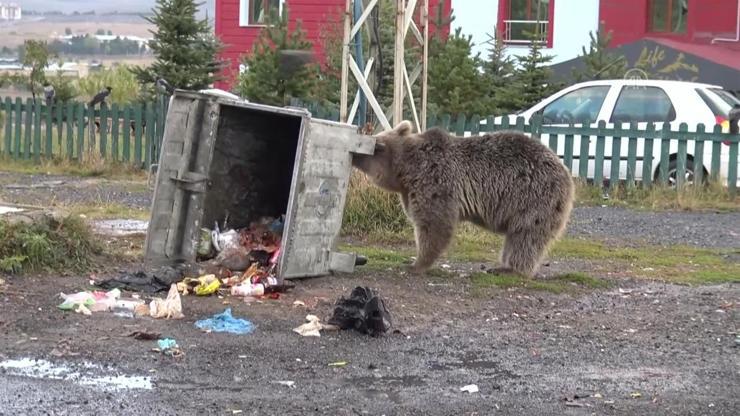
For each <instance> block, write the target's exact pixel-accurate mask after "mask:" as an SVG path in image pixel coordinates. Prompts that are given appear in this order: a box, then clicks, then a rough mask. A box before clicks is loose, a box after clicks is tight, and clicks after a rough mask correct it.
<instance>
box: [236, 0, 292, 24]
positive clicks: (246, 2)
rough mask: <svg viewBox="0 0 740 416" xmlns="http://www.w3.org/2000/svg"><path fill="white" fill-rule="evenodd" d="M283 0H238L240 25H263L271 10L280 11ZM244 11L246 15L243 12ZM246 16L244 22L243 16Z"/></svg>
mask: <svg viewBox="0 0 740 416" xmlns="http://www.w3.org/2000/svg"><path fill="white" fill-rule="evenodd" d="M283 1H284V0H240V8H241V11H240V22H241V24H242V25H245V24H246V25H264V24H266V20H267V18H268V17H269V15H270V13H271V12H274V13H275V14H279V13H280V5H281V4H282V3H283ZM245 11H246V15H245V14H244V12H245ZM245 17H246V19H247V20H246V22H245V21H244V18H245Z"/></svg>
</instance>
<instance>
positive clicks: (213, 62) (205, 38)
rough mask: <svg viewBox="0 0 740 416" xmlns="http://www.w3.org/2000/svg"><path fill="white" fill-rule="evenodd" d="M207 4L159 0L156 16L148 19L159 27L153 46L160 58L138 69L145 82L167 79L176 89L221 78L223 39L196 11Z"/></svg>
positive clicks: (155, 10) (154, 12)
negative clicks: (199, 17)
mask: <svg viewBox="0 0 740 416" xmlns="http://www.w3.org/2000/svg"><path fill="white" fill-rule="evenodd" d="M202 4H203V3H195V1H194V0H157V3H156V7H155V9H154V10H153V16H151V17H146V18H145V19H146V20H147V21H148V22H149V23H152V24H154V25H155V26H156V31H152V34H153V39H152V40H151V41H149V47H150V48H151V49H152V51H153V52H154V55H155V56H156V57H157V59H156V61H155V62H154V63H153V64H152V65H151V66H149V67H146V68H141V67H137V68H135V69H134V72H135V73H136V75H137V78H138V79H139V80H140V81H141V82H143V83H154V82H156V81H157V79H159V78H163V79H164V80H166V81H167V82H168V83H169V84H170V85H172V86H173V87H175V88H180V89H187V90H198V89H202V88H207V87H208V86H210V85H211V84H212V83H213V82H214V81H215V80H217V77H218V75H217V74H218V72H219V71H220V70H221V68H222V62H221V61H220V60H219V59H218V57H217V55H218V53H219V51H220V49H221V47H222V45H221V42H220V41H219V40H218V39H217V38H216V37H215V36H214V35H213V33H212V32H211V29H210V27H209V25H208V21H207V20H205V19H204V20H198V19H197V18H196V13H197V11H198V8H199V7H200V6H202Z"/></svg>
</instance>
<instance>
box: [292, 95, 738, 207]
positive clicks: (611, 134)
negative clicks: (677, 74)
mask: <svg viewBox="0 0 740 416" xmlns="http://www.w3.org/2000/svg"><path fill="white" fill-rule="evenodd" d="M291 104H292V105H295V106H302V107H305V108H307V109H308V110H309V111H310V112H311V114H312V115H313V116H314V117H317V118H325V119H329V120H333V121H338V120H339V113H338V112H337V111H335V110H332V109H327V108H324V107H321V106H318V105H316V104H313V103H302V102H300V101H298V100H295V101H294V102H293V103H291ZM427 127H428V128H431V127H442V128H444V129H446V130H447V131H450V132H451V133H453V134H456V135H458V136H466V135H475V134H479V133H486V132H495V131H501V130H515V131H521V132H524V133H526V134H529V135H530V136H532V137H536V138H538V139H540V140H542V141H543V142H544V143H545V144H547V145H548V146H549V147H550V148H551V149H552V150H553V151H555V152H556V153H557V154H558V156H559V157H560V159H561V160H562V161H563V163H564V164H565V165H566V166H567V167H568V168H569V169H570V170H571V172H572V174H573V176H576V177H579V178H581V179H583V180H585V181H589V182H593V183H595V184H599V185H601V184H602V183H604V182H605V181H608V182H609V185H610V186H612V187H615V186H617V185H618V184H620V183H624V184H626V186H635V185H638V184H639V185H641V186H643V187H650V186H651V185H652V184H653V183H654V182H658V183H660V184H664V185H672V186H674V185H675V186H683V185H684V184H685V183H686V180H687V179H690V180H692V181H693V182H697V183H698V182H701V181H703V180H708V179H711V180H717V181H720V182H722V183H723V184H724V185H726V186H727V189H728V192H729V193H730V195H731V196H733V197H734V196H735V195H736V193H737V186H738V185H739V184H738V142H739V141H740V135H731V134H729V133H726V132H723V131H722V127H721V126H719V125H714V126H711V127H707V126H704V125H703V124H699V125H697V126H688V125H687V124H686V123H682V124H680V125H679V126H677V127H676V126H671V125H670V124H667V123H666V124H664V125H662V126H660V127H656V124H653V123H640V124H639V125H638V124H636V123H632V124H630V125H624V126H620V125H609V126H607V124H606V123H605V122H604V121H600V122H599V123H594V124H589V123H586V124H585V125H584V124H575V125H569V126H552V125H543V123H542V119H541V118H540V119H538V118H533V119H532V120H531V121H530V122H529V123H527V122H526V121H525V119H524V118H522V117H518V118H517V119H516V122H515V123H510V121H509V118H508V117H501V118H500V119H499V120H498V122H496V120H495V117H494V116H490V117H480V116H472V117H466V116H464V115H461V116H459V117H451V116H450V115H441V116H437V115H434V114H432V115H429V117H428V120H427ZM617 160H618V161H619V162H618V163H612V161H617ZM582 161H585V163H583V162H582ZM687 171H690V172H693V177H690V176H689V177H688V178H687V176H686V173H687ZM613 178H618V180H613Z"/></svg>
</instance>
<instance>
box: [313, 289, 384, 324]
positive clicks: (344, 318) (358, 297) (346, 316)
mask: <svg viewBox="0 0 740 416" xmlns="http://www.w3.org/2000/svg"><path fill="white" fill-rule="evenodd" d="M328 323H329V324H330V325H335V326H338V327H339V328H341V329H355V330H357V331H359V332H361V333H366V334H370V335H371V336H377V335H379V334H381V333H385V332H386V331H388V329H390V328H391V326H392V323H391V315H390V312H388V309H387V308H386V306H385V302H384V301H383V299H381V298H380V296H377V295H376V294H375V293H373V291H372V290H371V289H370V288H367V287H359V286H358V287H356V288H355V289H354V290H352V293H351V294H350V297H349V299H346V298H344V297H342V298H340V299H339V300H338V301H337V303H336V307H335V308H334V314H333V315H332V317H331V318H329V321H328Z"/></svg>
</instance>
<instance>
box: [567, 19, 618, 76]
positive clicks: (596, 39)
mask: <svg viewBox="0 0 740 416" xmlns="http://www.w3.org/2000/svg"><path fill="white" fill-rule="evenodd" d="M588 36H589V38H590V39H591V41H590V44H589V47H588V51H587V50H586V47H585V46H584V47H583V48H581V50H582V51H583V52H582V54H581V55H580V56H579V57H581V58H583V62H584V64H585V68H584V69H583V70H580V71H579V70H575V69H574V70H573V78H574V79H575V80H576V82H583V81H591V80H599V79H614V78H622V77H623V76H624V73H625V72H626V70H627V62H626V60H625V59H624V56H618V55H615V54H612V53H609V43H610V42H611V39H612V32H611V31H610V32H608V33H604V27H603V25H601V26H600V27H599V30H598V31H597V32H596V34H594V33H593V32H589V33H588Z"/></svg>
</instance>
